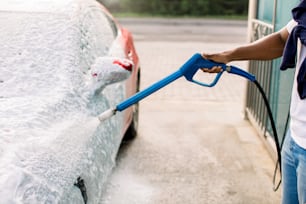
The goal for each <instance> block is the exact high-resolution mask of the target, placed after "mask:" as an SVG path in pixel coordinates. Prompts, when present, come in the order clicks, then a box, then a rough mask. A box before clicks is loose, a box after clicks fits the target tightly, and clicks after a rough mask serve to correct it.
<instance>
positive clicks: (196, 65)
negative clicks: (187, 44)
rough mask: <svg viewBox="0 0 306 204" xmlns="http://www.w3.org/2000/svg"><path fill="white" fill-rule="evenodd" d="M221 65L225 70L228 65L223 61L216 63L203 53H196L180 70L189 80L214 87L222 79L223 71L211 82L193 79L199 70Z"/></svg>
mask: <svg viewBox="0 0 306 204" xmlns="http://www.w3.org/2000/svg"><path fill="white" fill-rule="evenodd" d="M216 66H220V67H221V68H222V70H223V71H225V70H226V67H227V66H226V65H225V64H223V63H216V62H213V61H210V60H207V59H204V58H203V57H202V55H201V54H199V53H197V54H194V55H193V56H192V57H191V58H190V59H189V60H188V61H187V62H186V63H185V64H184V65H183V66H182V67H181V68H180V71H181V72H182V75H184V76H185V78H186V79H187V80H188V81H191V82H193V83H196V84H198V85H201V86H206V87H213V86H214V85H216V83H217V82H218V80H219V79H220V77H221V75H222V73H223V71H222V72H219V73H218V74H217V76H216V78H215V79H214V81H213V82H212V83H210V84H206V83H203V82H200V81H196V80H194V79H193V76H194V75H195V74H196V73H197V71H198V70H199V69H201V68H208V69H211V68H213V67H216Z"/></svg>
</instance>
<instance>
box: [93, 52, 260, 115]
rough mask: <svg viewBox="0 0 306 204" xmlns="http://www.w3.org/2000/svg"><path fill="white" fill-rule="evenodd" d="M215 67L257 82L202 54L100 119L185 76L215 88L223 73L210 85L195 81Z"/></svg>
mask: <svg viewBox="0 0 306 204" xmlns="http://www.w3.org/2000/svg"><path fill="white" fill-rule="evenodd" d="M215 66H220V67H221V68H222V70H223V71H227V72H228V73H231V74H237V75H240V76H242V77H244V78H247V79H248V80H250V81H252V82H253V81H255V76H254V75H252V74H250V73H248V72H246V71H244V70H242V69H240V68H238V67H235V66H228V65H226V64H223V63H216V62H212V61H209V60H206V59H204V58H203V57H202V55H201V54H198V53H196V54H194V55H193V56H192V57H191V58H190V59H189V60H188V61H187V62H186V63H185V64H183V66H181V67H180V68H179V69H178V70H177V71H176V72H174V73H172V74H170V75H169V76H167V77H165V78H163V79H161V80H160V81H158V82H156V83H154V84H152V85H151V86H149V87H148V88H146V89H144V90H142V91H140V92H138V93H136V94H135V95H133V96H131V97H130V98H128V99H126V100H124V101H123V102H121V103H119V104H118V105H117V106H116V107H115V108H111V109H108V110H106V111H105V112H103V113H101V114H100V115H99V116H98V118H99V120H100V121H104V120H106V119H107V118H109V117H111V116H113V115H115V114H116V112H117V111H123V110H125V109H126V108H128V107H130V106H132V105H134V104H136V103H137V102H139V101H140V100H142V99H144V98H145V97H147V96H149V95H151V94H152V93H154V92H156V91H158V90H159V89H161V88H163V87H165V86H166V85H168V84H170V83H172V82H173V81H175V80H177V79H178V78H180V77H182V76H184V77H185V78H186V79H187V80H188V81H190V82H193V83H195V84H198V85H201V86H205V87H213V86H215V85H216V84H217V82H218V81H219V79H220V77H221V75H222V73H223V71H221V72H219V73H218V74H217V75H216V78H215V79H214V80H213V81H212V82H211V83H210V84H207V83H203V82H200V81H196V80H194V79H193V77H194V75H195V74H196V73H197V71H198V70H199V69H201V68H213V67H215Z"/></svg>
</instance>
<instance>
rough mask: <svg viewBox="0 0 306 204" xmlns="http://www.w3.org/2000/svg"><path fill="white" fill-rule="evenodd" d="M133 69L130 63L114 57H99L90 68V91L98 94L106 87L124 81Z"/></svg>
mask: <svg viewBox="0 0 306 204" xmlns="http://www.w3.org/2000/svg"><path fill="white" fill-rule="evenodd" d="M133 68H134V64H133V62H132V61H130V60H128V59H120V58H115V57H99V58H97V60H96V61H95V63H94V64H93V65H92V66H91V78H92V89H93V90H92V91H93V92H94V94H99V93H100V92H101V91H102V90H103V89H104V88H105V87H106V86H107V85H110V84H114V83H117V82H120V81H123V80H126V79H127V78H129V76H130V75H131V72H132V70H133Z"/></svg>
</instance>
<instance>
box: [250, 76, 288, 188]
mask: <svg viewBox="0 0 306 204" xmlns="http://www.w3.org/2000/svg"><path fill="white" fill-rule="evenodd" d="M253 82H254V84H255V85H256V87H257V88H258V90H259V92H260V93H261V96H262V98H263V99H264V102H265V105H266V107H267V111H268V115H269V119H270V123H271V126H272V131H273V137H274V141H275V146H276V151H277V160H278V163H277V164H278V165H279V171H280V174H281V172H282V165H281V146H280V143H279V139H278V135H277V131H276V127H275V121H274V119H273V115H272V111H271V107H270V104H269V101H268V99H267V96H266V94H265V92H264V90H263V88H262V87H261V86H260V84H259V82H258V81H257V80H254V81H253ZM277 164H276V167H275V172H274V179H273V181H274V182H275V177H276V170H277ZM280 183H281V181H280V182H279V183H278V185H277V186H276V187H274V190H275V191H276V190H277V189H278V188H279V186H280Z"/></svg>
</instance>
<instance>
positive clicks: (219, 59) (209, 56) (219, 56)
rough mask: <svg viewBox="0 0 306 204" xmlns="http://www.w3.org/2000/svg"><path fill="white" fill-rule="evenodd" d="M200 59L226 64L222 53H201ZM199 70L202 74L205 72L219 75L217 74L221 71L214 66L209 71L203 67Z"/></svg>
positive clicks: (218, 67) (219, 67) (220, 68)
mask: <svg viewBox="0 0 306 204" xmlns="http://www.w3.org/2000/svg"><path fill="white" fill-rule="evenodd" d="M202 57H203V58H204V59H207V60H211V61H214V62H218V63H224V64H226V62H227V60H226V58H225V56H224V55H222V53H216V54H207V53H203V54H202ZM201 70H202V71H203V72H207V73H219V72H222V71H223V70H222V67H221V66H215V67H212V68H210V69H209V68H206V67H203V68H201Z"/></svg>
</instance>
